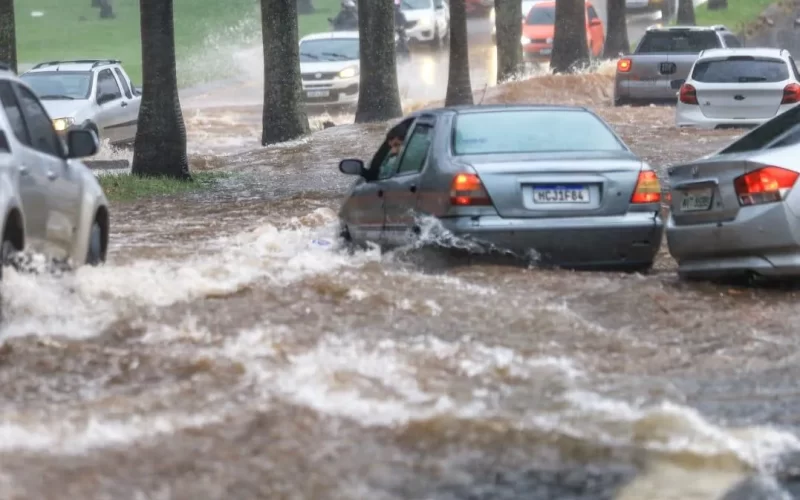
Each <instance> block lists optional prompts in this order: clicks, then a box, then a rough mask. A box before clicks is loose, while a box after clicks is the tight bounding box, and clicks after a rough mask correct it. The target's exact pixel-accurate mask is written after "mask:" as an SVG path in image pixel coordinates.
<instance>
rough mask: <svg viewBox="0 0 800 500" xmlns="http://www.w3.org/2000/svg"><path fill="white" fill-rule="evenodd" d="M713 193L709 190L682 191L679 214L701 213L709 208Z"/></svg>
mask: <svg viewBox="0 0 800 500" xmlns="http://www.w3.org/2000/svg"><path fill="white" fill-rule="evenodd" d="M713 197H714V193H713V191H712V190H711V188H705V189H689V190H686V191H683V198H682V199H681V212H703V211H705V210H708V209H710V208H711V201H712V199H713Z"/></svg>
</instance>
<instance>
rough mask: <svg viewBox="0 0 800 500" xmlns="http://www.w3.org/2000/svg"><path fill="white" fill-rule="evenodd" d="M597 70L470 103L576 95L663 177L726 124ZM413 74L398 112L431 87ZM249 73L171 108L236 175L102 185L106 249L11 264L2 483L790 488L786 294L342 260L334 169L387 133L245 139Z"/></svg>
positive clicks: (354, 488)
mask: <svg viewBox="0 0 800 500" xmlns="http://www.w3.org/2000/svg"><path fill="white" fill-rule="evenodd" d="M487 50H488V49H487ZM240 55H241V56H242V57H245V56H246V54H240ZM475 57H479V56H475ZM420 61H424V59H423V58H420ZM422 64H424V63H422ZM486 67H487V66H482V67H481V66H480V65H478V64H476V68H475V69H474V71H475V72H476V74H477V73H479V72H481V71H483V72H484V73H485V74H493V71H494V70H488V71H487V70H486ZM610 67H613V66H609V67H607V68H604V69H601V70H600V71H598V72H597V73H594V74H586V75H574V76H561V77H554V76H542V77H538V78H533V79H531V80H528V81H524V82H517V83H512V84H508V85H505V86H502V87H498V88H495V89H489V90H488V91H487V92H486V96H485V102H487V103H489V102H511V101H522V102H552V103H570V104H579V105H586V106H591V107H592V108H593V109H595V110H596V111H597V112H598V113H600V114H601V115H602V116H603V117H605V118H606V119H607V120H608V121H609V122H610V123H612V125H614V127H615V128H616V129H617V130H618V131H619V133H620V134H621V135H622V136H623V138H624V139H625V140H626V141H627V142H628V144H629V145H630V146H631V147H632V148H633V149H634V151H635V152H636V153H637V154H639V155H641V156H642V157H643V158H644V159H646V160H647V161H648V162H650V163H651V164H652V165H653V166H654V167H656V168H657V169H658V170H659V171H663V168H664V167H665V166H666V165H668V164H670V163H673V162H677V161H682V160H688V159H691V158H695V157H697V156H700V155H704V154H708V153H711V152H713V151H714V150H716V149H718V148H720V147H722V146H723V145H725V144H727V142H728V141H730V140H731V138H733V137H735V136H737V135H738V134H739V133H740V132H738V131H730V130H728V131H716V132H697V131H691V132H689V131H679V130H676V129H674V128H672V124H673V113H674V108H660V107H649V108H638V109H634V110H631V109H630V108H613V107H611V106H610V101H611V99H610V95H611V83H612V79H613V76H612V75H613V72H612V71H613V70H609V69H608V68H610ZM253 71H254V73H253V74H254V75H256V74H258V73H259V72H260V68H258V67H255V68H254V69H253ZM436 72H439V73H441V68H440V67H439V66H436V68H435V71H434V73H435V74H434V76H432V77H431V78H430V81H431V82H432V83H431V84H430V88H429V90H424V89H423V90H420V89H419V88H418V87H414V88H415V89H416V90H415V91H416V92H417V93H418V95H415V96H413V97H406V99H405V105H406V106H407V107H414V106H418V105H420V104H419V103H420V102H423V101H435V100H436V99H439V98H441V95H439V93H437V92H434V91H433V90H430V89H433V88H435V86H436V85H441V82H442V78H443V77H442V76H441V75H440V74H438V73H436ZM444 74H446V72H445V73H444ZM437 75H438V76H437ZM425 78H426V77H424V76H421V77H420V79H421V80H422V81H425ZM475 78H478V77H477V76H476V77H475ZM437 82H438V83H437ZM473 86H474V89H475V90H476V91H477V90H479V89H480V86H479V85H478V84H476V83H475V81H473ZM248 88H249V89H250V90H249V91H248V90H245V89H248ZM440 88H441V87H440ZM248 92H251V93H248ZM260 92H261V90H260V84H259V83H258V81H256V80H255V79H254V80H252V81H250V82H243V83H241V84H236V85H234V86H233V87H231V86H226V87H219V88H217V89H209V90H207V91H204V92H200V93H197V94H196V95H195V96H193V97H187V98H186V99H184V100H183V105H184V107H185V111H184V116H185V118H186V121H187V127H188V129H189V130H188V134H189V141H190V146H189V149H190V153H191V155H192V165H193V167H194V168H195V169H198V170H199V169H224V170H227V171H231V172H234V173H235V174H236V175H232V176H230V177H226V178H224V179H222V180H221V181H220V186H219V187H218V189H216V190H214V191H211V192H202V193H196V194H192V195H188V196H183V197H176V198H167V199H162V200H142V201H136V202H130V203H119V204H116V205H115V206H114V207H113V208H114V211H113V214H112V230H113V233H112V235H111V242H112V247H111V250H110V260H109V262H108V263H107V264H106V265H105V266H104V267H102V268H81V269H79V270H78V271H77V272H75V273H74V274H65V275H62V276H52V275H46V274H42V275H28V274H18V273H16V272H14V271H13V270H8V271H7V275H6V276H4V279H5V281H4V282H3V298H4V313H5V323H4V325H3V327H2V330H0V340H2V341H4V343H3V344H2V347H0V397H2V398H3V402H4V404H3V406H2V408H0V499H22V498H25V499H27V498H41V499H50V498H54V499H55V498H65V497H66V498H80V499H105V498H114V499H136V500H139V499H199V498H202V499H255V498H263V499H270V500H272V499H276V500H277V499H325V500H327V499H348V500H351V499H374V500H383V499H386V500H389V499H392V500H394V499H420V500H422V499H430V500H434V499H435V500H450V499H453V500H455V499H523V498H524V499H542V500H545V499H564V498H570V499H577V498H583V499H589V498H591V499H612V498H613V499H624V500H633V499H645V500H667V499H681V500H692V499H698V500H700V499H703V500H705V499H708V500H712V499H713V500H716V499H722V498H723V496H724V495H725V494H726V492H728V491H731V490H736V491H737V493H736V495H738V496H732V497H727V498H736V499H742V500H743V499H745V498H764V499H767V498H775V499H777V498H784V497H781V496H780V495H779V493H778V490H777V486H776V485H775V484H774V483H773V482H770V481H771V479H768V478H767V479H762V480H761V482H758V481H753V480H751V482H748V483H746V486H748V487H751V488H753V489H755V490H758V491H759V494H761V495H762V496H755V494H750V493H747V491H746V490H744V489H737V488H738V485H740V484H742V483H741V482H742V481H744V480H746V479H747V478H754V477H757V476H758V474H759V473H760V472H765V473H770V474H772V473H774V474H777V477H778V478H779V479H781V480H782V481H783V484H784V486H786V487H794V486H793V483H791V481H789V480H788V479H787V475H788V474H789V465H791V464H792V463H793V460H790V458H791V457H792V456H793V453H794V452H797V451H800V439H798V437H797V434H796V433H797V432H798V430H800V392H798V390H797V384H796V380H797V378H798V376H799V375H800V370H798V368H797V366H798V351H797V350H796V348H793V347H792V346H796V345H797V344H798V341H800V332H798V331H797V330H794V328H793V326H792V325H793V324H795V322H796V321H800V312H798V309H797V307H796V303H797V300H798V293H797V292H796V291H794V290H781V289H742V288H730V287H726V286H721V285H713V284H690V283H684V282H681V281H679V280H678V279H677V277H676V276H675V274H674V270H675V264H674V262H673V261H672V260H671V259H670V258H669V256H668V254H667V253H666V248H664V249H662V254H661V255H660V257H659V260H658V262H657V264H656V269H655V270H654V272H653V273H651V274H649V275H646V276H642V275H638V274H621V273H587V272H583V273H581V272H568V271H546V270H539V269H535V268H520V267H512V266H503V265H490V264H485V263H477V264H474V265H461V266H454V265H446V264H445V263H444V262H439V263H437V262H428V263H426V265H424V266H421V265H419V264H415V263H414V262H418V261H419V259H414V258H410V257H414V252H413V251H407V252H404V251H399V252H394V253H389V254H383V255H381V254H380V253H379V252H378V251H377V250H369V251H359V252H355V253H349V252H347V251H345V250H344V249H341V248H339V243H338V241H337V240H336V235H337V229H338V227H337V222H336V210H337V209H338V207H339V204H340V202H341V199H342V196H343V195H344V193H345V192H346V190H347V188H348V187H349V185H350V183H351V182H352V179H350V178H347V177H346V176H343V175H341V174H339V172H338V169H337V168H336V165H337V162H338V160H339V159H340V158H342V157H345V156H350V157H361V158H367V157H369V156H370V155H371V153H372V152H373V151H374V150H375V148H377V146H378V144H379V143H380V141H381V140H382V137H383V134H384V133H385V131H386V129H387V125H385V124H377V125H366V126H363V125H359V126H355V125H344V123H346V122H347V120H350V121H352V116H350V117H349V118H347V117H345V116H343V117H341V120H339V123H342V125H340V126H337V127H333V128H329V129H326V130H322V131H319V132H316V133H314V134H312V135H311V136H309V137H307V138H304V139H301V140H298V141H295V142H292V143H287V144H281V145H277V146H272V147H268V148H260V147H259V146H258V141H259V133H260V124H259V120H260V113H261V109H260V104H259V101H260ZM234 96H235V98H234ZM226 98H227V99H229V100H228V101H225V99H226ZM251 98H252V99H251ZM122 154H123V155H124V153H122ZM424 234H426V235H430V236H429V237H431V238H433V237H436V234H437V231H436V227H435V226H433V225H431V226H430V227H428V228H426V231H424ZM773 426H774V427H773Z"/></svg>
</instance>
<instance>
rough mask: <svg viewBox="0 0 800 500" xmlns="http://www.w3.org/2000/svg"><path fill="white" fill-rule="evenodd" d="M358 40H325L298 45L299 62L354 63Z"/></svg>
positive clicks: (356, 58) (356, 57) (357, 51)
mask: <svg viewBox="0 0 800 500" xmlns="http://www.w3.org/2000/svg"><path fill="white" fill-rule="evenodd" d="M358 54H359V50H358V38H325V39H323V40H307V41H305V42H303V43H301V44H300V62H320V61H356V60H358V58H359V57H358Z"/></svg>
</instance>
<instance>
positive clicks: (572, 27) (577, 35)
mask: <svg viewBox="0 0 800 500" xmlns="http://www.w3.org/2000/svg"><path fill="white" fill-rule="evenodd" d="M588 62H589V46H588V41H587V40H586V4H585V2H584V0H559V1H557V2H556V21H555V34H554V35H553V54H552V56H551V59H550V68H551V69H552V70H553V73H571V72H573V71H575V70H578V69H581V68H582V67H584V66H585V65H586V64H587V63H588Z"/></svg>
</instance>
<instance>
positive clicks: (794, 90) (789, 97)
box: [781, 83, 800, 104]
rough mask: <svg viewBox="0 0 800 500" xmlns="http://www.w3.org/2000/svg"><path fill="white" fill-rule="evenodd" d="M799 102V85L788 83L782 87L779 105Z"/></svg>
mask: <svg viewBox="0 0 800 500" xmlns="http://www.w3.org/2000/svg"><path fill="white" fill-rule="evenodd" d="M798 102H800V85H798V84H796V83H790V84H789V85H787V86H785V87H783V99H781V104H795V103H798Z"/></svg>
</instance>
